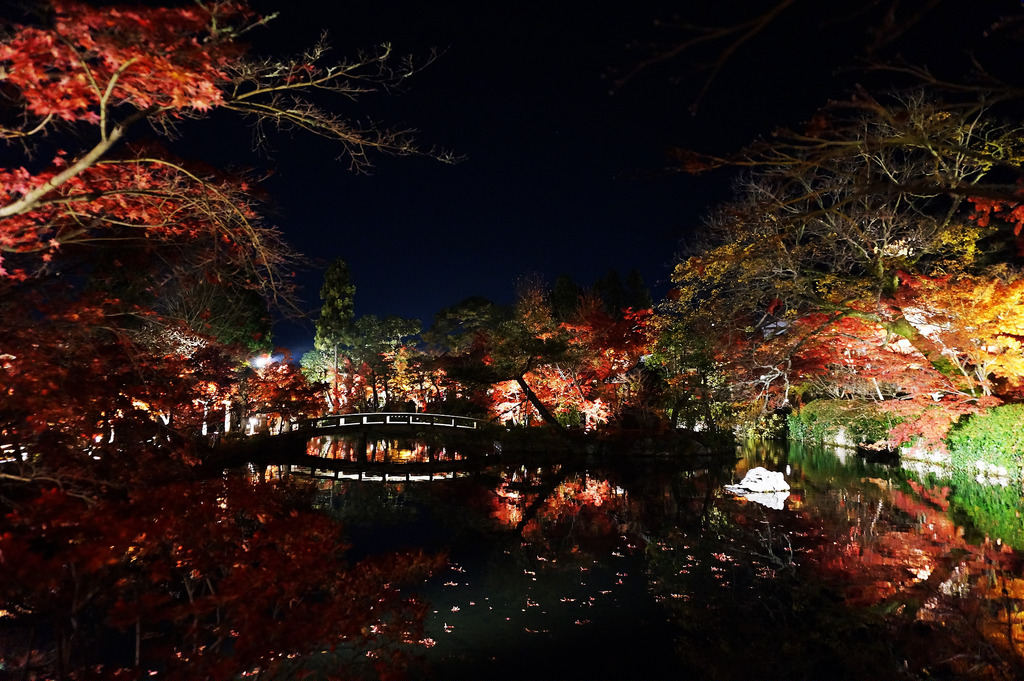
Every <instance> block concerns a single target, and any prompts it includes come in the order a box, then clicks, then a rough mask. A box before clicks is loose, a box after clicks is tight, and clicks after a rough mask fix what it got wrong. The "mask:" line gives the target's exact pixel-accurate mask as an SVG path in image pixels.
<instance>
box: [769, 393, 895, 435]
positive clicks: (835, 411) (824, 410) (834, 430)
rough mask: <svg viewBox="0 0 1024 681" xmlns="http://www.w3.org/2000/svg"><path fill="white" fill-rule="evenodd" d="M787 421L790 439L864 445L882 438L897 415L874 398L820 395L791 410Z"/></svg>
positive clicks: (892, 424) (893, 423) (887, 432)
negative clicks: (834, 397)
mask: <svg viewBox="0 0 1024 681" xmlns="http://www.w3.org/2000/svg"><path fill="white" fill-rule="evenodd" d="M787 421H788V425H789V437H790V438H791V439H794V440H801V441H805V442H815V443H820V444H824V443H839V442H846V443H849V444H860V445H868V444H873V443H875V442H878V441H880V440H885V439H886V438H887V436H888V434H889V429H890V428H892V427H893V426H894V425H896V424H897V423H898V422H899V418H898V417H897V416H894V415H893V414H891V413H889V412H886V411H884V410H883V409H882V408H881V407H880V406H879V405H878V403H877V402H863V401H860V400H829V399H821V400H814V401H813V402H809V403H807V404H805V405H804V406H803V408H801V409H800V410H799V411H795V412H793V413H791V414H790V415H789V417H788V419H787Z"/></svg>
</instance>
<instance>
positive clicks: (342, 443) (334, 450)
mask: <svg viewBox="0 0 1024 681" xmlns="http://www.w3.org/2000/svg"><path fill="white" fill-rule="evenodd" d="M306 453H307V454H309V455H310V456H319V457H322V458H324V459H338V460H340V461H352V462H368V463H432V462H435V461H461V460H463V458H464V456H463V454H461V453H460V452H459V451H457V450H455V449H452V448H449V447H446V446H444V445H435V444H427V443H424V442H423V441H421V440H416V439H414V438H371V439H367V438H358V437H351V436H341V435H319V436H317V437H312V438H310V439H309V442H308V444H307V445H306Z"/></svg>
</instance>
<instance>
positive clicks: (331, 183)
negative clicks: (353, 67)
mask: <svg viewBox="0 0 1024 681" xmlns="http://www.w3.org/2000/svg"><path fill="white" fill-rule="evenodd" d="M605 5H606V3H588V4H582V3H564V2H550V3H546V4H544V5H541V4H533V3H521V2H501V1H499V2H480V3H475V4H470V3H424V2H417V3H390V2H364V3H340V2H311V1H307V0H289V1H288V2H284V1H283V0H260V1H258V2H254V6H255V7H256V8H257V9H258V10H260V11H262V12H267V11H272V10H275V9H276V10H280V12H281V16H280V17H279V18H278V19H277V20H276V21H275V22H274V23H273V24H272V25H271V27H270V28H267V29H264V30H263V31H262V32H261V34H260V35H259V36H257V38H256V39H255V41H254V43H255V45H254V46H255V49H256V51H257V53H261V52H262V53H265V52H268V51H279V52H289V51H293V52H294V51H298V50H300V49H302V47H304V46H308V45H310V44H312V43H313V42H315V41H316V39H317V37H318V36H319V35H320V33H321V32H323V31H327V32H328V34H329V36H330V41H331V43H332V44H333V45H334V46H335V50H336V51H337V53H338V54H339V55H351V54H353V53H354V52H355V51H357V50H359V49H371V48H372V47H373V46H374V45H376V44H379V43H381V42H386V41H387V42H390V43H391V44H392V45H393V47H394V49H395V51H396V52H398V53H412V54H414V55H426V54H428V53H429V51H430V49H431V48H437V49H438V50H440V51H441V54H440V56H439V58H438V59H437V60H436V62H435V63H433V64H432V65H431V66H430V67H429V68H428V69H426V70H425V71H424V72H422V73H420V74H419V75H417V76H416V77H415V78H412V79H410V80H409V81H408V87H407V91H406V92H404V93H403V94H401V95H400V96H397V97H389V96H385V95H374V96H372V97H369V98H367V99H365V100H362V101H360V102H357V103H354V104H350V103H346V102H344V101H338V102H336V105H337V107H338V108H340V110H343V111H346V110H347V111H350V112H351V115H352V117H353V118H359V119H367V118H372V119H375V120H379V121H382V122H383V123H384V124H388V125H393V126H411V127H414V128H417V129H418V130H420V131H421V132H420V134H419V136H418V137H419V139H420V140H421V142H422V143H423V144H424V145H428V146H429V145H439V146H443V147H446V148H449V149H452V150H453V151H454V152H456V153H458V154H462V155H465V157H466V159H465V160H464V161H463V162H462V163H460V164H458V165H454V166H451V165H444V164H441V163H438V162H436V161H433V160H431V159H427V158H410V157H402V158H394V157H379V158H377V159H376V165H375V168H374V170H373V172H372V174H370V175H353V174H352V173H350V172H349V171H348V166H347V163H346V162H345V161H344V160H342V161H341V162H335V161H334V158H335V156H336V150H335V149H332V148H331V147H330V146H329V145H327V144H326V143H324V142H323V141H320V140H317V139H313V138H309V137H306V136H303V135H299V134H296V135H277V136H274V137H272V144H273V148H272V150H271V151H270V152H269V158H260V157H258V156H254V157H252V159H250V160H249V161H248V162H249V163H251V164H252V165H254V166H256V167H260V168H269V169H272V171H273V175H272V177H271V178H270V179H269V180H268V182H267V183H266V188H267V190H268V191H269V192H270V194H271V196H272V199H273V201H274V202H275V204H276V209H277V214H276V215H275V216H274V221H275V222H276V223H277V224H278V225H279V226H280V227H281V229H282V231H283V232H284V234H285V236H286V238H287V240H288V241H289V242H290V243H291V244H292V245H293V246H294V247H295V248H296V249H298V250H299V251H300V252H302V253H303V254H305V255H306V256H308V258H309V259H310V263H311V265H310V268H309V270H308V271H306V272H304V273H301V274H300V278H299V280H300V282H301V283H302V284H303V286H304V289H305V290H304V298H305V300H306V301H307V304H308V305H309V307H310V309H311V310H314V314H313V318H315V310H316V309H317V308H318V306H319V298H318V290H319V286H320V281H321V275H322V272H323V268H324V267H326V265H327V263H328V262H330V260H331V259H333V258H335V257H342V258H344V259H345V261H346V262H347V263H348V264H349V266H350V268H351V271H352V275H353V283H354V284H355V286H356V312H357V314H370V313H372V314H376V315H379V316H384V315H389V314H395V315H400V316H405V317H416V318H419V319H421V320H422V321H423V322H424V325H425V326H429V325H430V322H431V320H432V317H433V314H434V313H435V312H437V311H438V310H439V309H440V308H442V307H445V306H449V305H452V304H455V303H457V302H459V301H460V300H462V299H464V298H466V297H468V296H471V295H482V296H486V297H488V298H491V299H492V300H495V301H497V302H511V300H512V297H513V291H514V286H515V281H516V280H517V279H519V278H521V277H523V276H524V275H529V274H531V273H537V274H540V275H541V276H542V277H544V278H545V279H546V281H547V282H548V283H549V284H550V283H553V282H554V280H555V279H556V278H557V277H558V276H559V275H560V274H563V273H565V274H568V275H570V276H571V277H573V278H574V279H575V280H576V281H577V282H578V283H580V284H583V285H590V284H592V283H593V282H594V281H595V280H596V279H597V278H599V277H601V276H603V275H605V274H606V273H607V272H608V270H609V269H611V268H615V269H617V270H618V271H619V272H620V274H622V275H623V276H625V275H626V274H627V273H628V272H629V271H630V270H632V269H638V270H639V271H640V272H641V274H642V275H643V276H644V278H645V280H646V282H647V284H648V286H649V287H650V288H651V289H652V291H653V292H654V294H655V296H658V295H660V294H663V293H664V292H665V290H666V289H667V281H668V276H669V273H670V271H671V266H672V263H673V259H674V257H675V256H676V254H677V253H678V252H679V249H680V243H681V240H682V239H685V237H686V236H687V234H689V233H692V231H693V229H694V227H695V226H696V225H698V224H699V222H700V216H701V215H702V214H703V213H704V212H705V211H706V210H707V209H708V208H709V207H711V206H712V205H713V204H714V203H716V202H718V201H720V200H722V199H723V198H725V197H726V196H727V190H728V187H729V176H728V175H726V174H720V175H713V176H710V177H707V178H703V177H702V178H690V177H686V176H683V175H679V174H672V173H663V172H661V169H662V168H663V167H664V166H665V165H666V151H667V150H668V148H669V147H671V146H673V145H682V146H689V147H696V148H698V149H701V150H706V151H717V152H725V151H729V150H735V149H736V148H738V147H739V146H742V145H743V144H744V143H745V142H748V141H750V140H751V139H752V138H753V137H755V136H756V135H759V134H765V133H769V132H770V131H771V130H772V129H773V128H774V127H776V126H777V125H780V124H796V123H798V122H799V121H801V120H804V119H806V118H808V117H809V116H810V114H811V113H812V112H813V110H814V108H815V107H816V106H818V105H821V104H823V103H824V101H825V99H826V97H827V96H829V95H836V94H839V88H840V87H841V86H840V81H841V80H842V79H840V78H835V77H833V68H834V66H835V65H836V63H837V60H838V59H839V56H838V55H841V54H844V53H848V51H849V50H850V49H853V46H854V45H855V44H856V43H858V42H861V41H862V40H863V37H862V34H859V33H851V29H850V27H849V26H842V27H838V28H832V29H819V28H818V27H817V26H813V27H807V26H803V27H801V26H799V25H794V24H792V23H790V24H789V25H786V24H780V26H779V27H778V28H772V29H771V30H769V31H767V32H766V33H765V34H763V35H761V36H759V37H758V39H757V40H756V41H755V42H754V43H752V44H751V45H750V46H748V47H745V48H744V49H742V50H740V52H739V53H737V55H736V56H735V57H734V58H733V59H732V60H730V62H729V63H727V64H726V66H725V68H724V70H723V71H722V72H721V74H720V75H719V77H718V78H717V79H716V80H715V82H714V83H713V84H712V87H711V89H710V91H709V92H708V94H707V96H706V98H705V99H704V100H703V101H702V104H701V107H700V108H699V109H698V111H697V113H696V115H691V114H690V112H689V106H690V104H691V103H692V102H693V100H694V97H695V94H696V92H697V91H698V89H699V86H700V84H701V77H700V75H699V73H698V72H696V71H694V70H693V67H694V65H695V63H697V62H699V61H700V60H701V59H705V60H707V59H710V58H711V56H713V54H714V53H713V52H711V51H705V52H695V53H693V54H692V55H690V57H689V58H688V59H683V60H677V61H676V62H673V63H671V64H669V65H666V66H663V67H659V68H653V69H650V70H647V71H645V72H643V73H641V74H639V75H638V76H637V77H636V78H634V79H633V80H631V81H630V82H629V83H628V84H627V85H626V86H625V87H624V88H622V89H621V90H619V91H618V92H617V93H616V94H615V95H614V96H612V95H610V94H609V89H610V85H611V84H610V78H609V74H611V73H612V72H613V71H614V70H615V69H617V68H618V69H622V68H629V67H631V66H632V65H634V64H636V63H637V62H638V60H640V59H642V58H644V57H645V56H649V54H650V53H651V51H650V45H651V43H654V42H661V43H662V44H666V45H667V44H671V42H672V41H673V40H675V39H676V37H677V36H678V35H679V34H677V33H673V32H671V31H668V30H666V29H664V28H660V27H656V26H655V25H654V22H655V20H659V19H660V20H666V19H671V18H672V17H673V13H674V12H677V11H679V8H680V7H686V8H687V9H686V11H690V12H695V11H701V10H702V9H706V10H709V11H710V10H715V11H717V12H718V14H717V16H715V17H712V19H709V20H714V21H717V22H718V23H722V22H724V21H726V20H727V19H728V18H729V16H730V14H729V13H728V12H727V11H725V12H723V11H722V10H723V8H726V9H728V6H730V5H733V6H735V7H739V8H747V11H748V12H749V7H750V3H748V2H725V3H723V2H720V1H719V0H708V1H707V2H689V3H678V2H676V3H670V2H655V1H651V2H629V3H620V8H619V9H618V10H615V11H606V10H599V9H597V7H599V6H605ZM712 14H714V12H712ZM732 16H739V15H732ZM631 44H634V46H633V47H630V45H631ZM676 76H681V77H682V79H681V81H680V82H674V81H673V78H674V77H676ZM275 342H276V343H277V344H279V345H284V346H287V347H289V348H291V349H292V350H293V351H295V352H296V353H301V352H302V351H303V350H305V349H307V348H308V347H309V345H310V344H311V342H312V321H311V320H308V321H307V322H305V325H304V326H303V325H301V324H294V323H288V324H281V325H279V326H278V327H276V330H275Z"/></svg>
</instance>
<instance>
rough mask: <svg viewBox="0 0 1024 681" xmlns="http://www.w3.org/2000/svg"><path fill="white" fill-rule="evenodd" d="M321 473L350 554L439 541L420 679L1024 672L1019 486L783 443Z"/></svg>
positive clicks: (427, 592)
mask: <svg viewBox="0 0 1024 681" xmlns="http://www.w3.org/2000/svg"><path fill="white" fill-rule="evenodd" d="M755 466H763V467H764V468H767V469H769V470H772V471H780V472H782V473H784V474H785V478H786V481H787V482H788V483H789V485H790V491H789V494H788V496H785V497H784V498H777V499H775V500H774V501H772V500H769V505H766V504H764V503H758V502H755V501H751V500H749V499H747V498H744V497H738V496H735V495H733V494H730V493H729V492H727V491H725V489H724V485H728V484H731V483H735V482H738V481H739V480H741V479H742V478H743V476H744V474H745V472H746V471H747V470H749V469H751V468H753V467H755ZM317 484H318V486H319V488H320V496H319V504H320V505H321V506H323V507H324V508H329V509H331V512H332V513H334V514H336V515H337V516H338V518H339V519H340V520H341V521H342V522H344V523H345V524H346V526H347V528H348V532H349V534H350V535H351V536H352V538H353V540H354V543H355V546H356V547H357V551H360V552H363V551H365V552H375V551H380V550H392V549H396V548H425V549H427V550H429V551H433V552H445V553H446V555H447V557H448V563H447V567H446V568H445V569H444V570H442V571H441V572H440V573H439V574H437V575H435V577H434V578H433V579H432V580H431V581H430V582H429V583H428V584H426V585H425V586H424V587H423V588H422V589H421V590H420V593H421V594H422V596H423V598H425V599H426V600H427V602H428V604H429V609H428V613H429V615H428V619H427V622H426V627H425V629H426V630H425V636H424V639H423V640H424V641H425V643H426V645H427V647H426V648H425V651H424V653H423V655H422V658H423V659H422V663H421V667H419V668H417V669H415V670H412V671H413V676H414V678H433V679H438V680H445V681H454V680H458V679H482V678H503V679H624V678H632V679H663V678H664V679H680V678H702V679H867V678H874V679H926V678H927V679H935V678H949V679H954V678H956V679H1013V678H1024V666H1022V660H1024V658H1022V657H1021V651H1022V650H1024V614H1022V613H1021V612H1020V610H1021V606H1022V605H1024V571H1022V560H1021V557H1022V553H1021V551H1022V549H1024V546H1022V536H1024V533H1022V531H1021V527H1022V521H1021V518H1020V506H1021V502H1020V494H1019V492H1018V490H1019V487H1014V486H1013V485H1011V486H1010V487H1000V486H998V485H997V486H995V487H992V486H982V485H979V484H978V483H977V482H975V481H969V480H949V479H936V478H934V477H929V476H925V475H923V474H922V473H919V472H914V471H912V470H909V469H904V468H903V467H901V465H900V464H899V463H898V462H889V463H882V462H868V461H865V460H864V459H863V458H862V457H860V456H858V455H857V454H856V453H853V452H847V451H844V450H828V449H821V448H809V447H804V446H802V445H795V444H794V445H788V446H787V445H782V444H778V443H748V444H745V445H743V446H741V447H739V448H738V449H737V451H736V455H735V456H728V455H727V456H724V457H713V458H711V457H709V458H701V459H693V458H685V459H638V458H622V459H614V460H610V461H596V460H590V461H578V462H576V463H566V462H563V463H548V464H545V465H539V464H530V465H518V464H517V465H511V464H510V465H497V466H494V467H491V468H488V469H486V470H485V471H483V472H482V473H478V474H474V475H472V476H465V477H453V478H450V479H444V480H431V481H429V482H397V483H389V482H380V481H360V480H336V481H328V480H322V481H319V482H318V483H317ZM762 501H764V500H762ZM772 505H774V506H776V507H777V508H773V507H771V506H772Z"/></svg>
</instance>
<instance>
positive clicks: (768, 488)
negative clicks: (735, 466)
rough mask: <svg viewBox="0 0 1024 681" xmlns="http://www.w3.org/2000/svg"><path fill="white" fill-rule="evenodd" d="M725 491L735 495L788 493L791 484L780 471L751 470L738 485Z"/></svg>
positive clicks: (730, 486) (727, 486)
mask: <svg viewBox="0 0 1024 681" xmlns="http://www.w3.org/2000/svg"><path fill="white" fill-rule="evenodd" d="M725 489H726V490H728V491H729V492H732V493H733V494H748V493H750V492H787V491H789V483H788V482H786V476H785V475H783V474H782V473H781V472H779V471H770V470H768V469H766V468H761V467H760V466H758V467H757V468H751V469H750V470H749V471H747V474H746V475H745V476H743V480H742V481H741V482H740V484H738V485H726V486H725Z"/></svg>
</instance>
